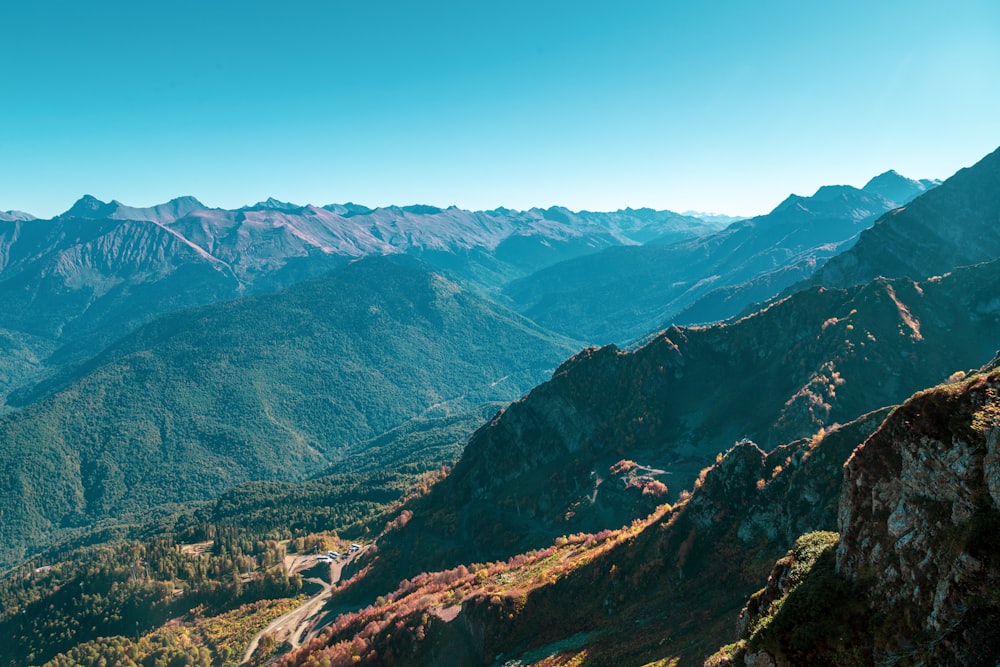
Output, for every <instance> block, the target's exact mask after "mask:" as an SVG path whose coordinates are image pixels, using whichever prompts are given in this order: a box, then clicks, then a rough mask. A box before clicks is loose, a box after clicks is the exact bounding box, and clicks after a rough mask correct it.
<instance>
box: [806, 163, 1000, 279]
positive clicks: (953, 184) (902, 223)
mask: <svg viewBox="0 0 1000 667" xmlns="http://www.w3.org/2000/svg"><path fill="white" fill-rule="evenodd" d="M998 191H1000V149H997V150H996V151H994V152H993V153H991V154H990V155H987V156H986V157H984V158H983V159H982V160H980V161H979V162H977V163H976V164H975V165H973V166H971V167H967V168H965V169H961V170H959V171H958V172H957V173H956V174H955V175H954V176H952V177H951V178H949V179H948V180H946V181H945V182H944V183H943V184H941V185H940V186H939V187H936V188H934V189H932V190H930V191H929V192H927V193H926V194H924V195H922V196H920V197H918V198H917V199H915V200H913V201H912V202H910V203H909V204H908V205H907V206H905V207H902V208H899V209H897V210H894V211H892V212H890V213H888V214H886V215H885V216H883V217H882V218H880V219H879V220H878V221H877V222H876V223H875V224H874V225H873V226H872V227H871V229H868V230H866V231H864V232H862V233H861V236H860V237H859V238H858V242H857V243H856V244H855V245H854V247H852V248H850V249H849V250H847V251H846V252H844V253H843V254H842V255H840V256H838V257H836V258H834V259H831V260H830V261H829V262H828V263H827V264H826V265H824V266H823V267H822V268H821V269H820V270H819V271H817V272H816V275H815V276H813V277H812V278H811V279H810V280H809V283H810V284H814V285H825V286H834V287H844V286H847V285H855V284H859V283H862V282H866V281H868V280H871V279H872V278H874V277H876V276H887V277H902V276H906V277H909V278H912V279H914V280H922V279H924V278H929V277H931V276H935V275H940V274H942V273H945V272H947V271H950V270H951V269H953V268H954V267H956V266H967V265H970V264H976V263H978V262H986V261H990V260H992V259H996V258H997V257H1000V224H998V222H1000V199H998V198H997V192H998Z"/></svg>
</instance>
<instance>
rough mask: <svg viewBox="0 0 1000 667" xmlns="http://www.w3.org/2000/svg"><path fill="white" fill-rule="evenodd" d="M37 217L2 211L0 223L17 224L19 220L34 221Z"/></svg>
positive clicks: (23, 213)
mask: <svg viewBox="0 0 1000 667" xmlns="http://www.w3.org/2000/svg"><path fill="white" fill-rule="evenodd" d="M34 219H35V216H33V215H31V214H30V213H25V212H24V211H0V222H16V221H18V220H34Z"/></svg>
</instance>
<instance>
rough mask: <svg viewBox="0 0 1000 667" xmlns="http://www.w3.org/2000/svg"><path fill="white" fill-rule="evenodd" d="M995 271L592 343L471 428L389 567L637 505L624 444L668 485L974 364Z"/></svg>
mask: <svg viewBox="0 0 1000 667" xmlns="http://www.w3.org/2000/svg"><path fill="white" fill-rule="evenodd" d="M997 285H1000V262H992V263H989V264H983V265H979V266H975V267H969V268H966V269H961V270H956V271H955V272H953V273H952V274H950V275H949V276H946V277H945V278H942V279H940V280H932V281H925V282H923V283H915V282H913V281H909V280H905V279H898V280H895V281H889V280H884V279H882V280H877V281H874V282H872V283H870V284H869V285H866V286H864V287H855V288H851V289H848V290H836V289H823V288H814V289H811V290H808V291H805V292H801V293H799V294H796V295H793V296H792V297H790V298H788V299H786V300H784V301H782V302H780V303H777V304H775V305H773V306H771V307H770V308H768V309H766V310H763V311H761V312H759V313H756V314H754V315H752V316H750V317H747V318H745V319H742V320H739V321H737V322H735V323H731V324H720V325H715V326H712V327H707V328H678V327H674V328H671V329H668V330H667V331H665V332H663V333H662V334H661V335H659V336H658V337H656V338H655V339H654V340H653V341H651V342H650V343H648V344H647V345H645V346H643V347H642V348H639V349H637V350H635V351H633V352H621V351H619V350H617V349H616V348H614V347H612V346H609V347H605V348H601V349H589V350H586V351H584V352H582V353H580V354H578V355H577V356H575V357H574V358H572V359H571V360H569V361H567V362H566V363H564V364H563V365H562V366H561V367H560V368H559V369H558V370H557V371H556V373H555V374H554V375H553V377H552V379H551V380H549V381H548V382H546V383H544V384H542V385H540V386H539V387H536V388H535V389H534V390H532V392H531V393H529V394H528V395H527V396H525V397H524V398H523V399H521V400H519V401H517V402H515V403H513V404H512V405H510V406H509V407H508V408H507V409H506V410H504V411H503V412H501V413H500V414H498V415H497V416H496V417H494V418H493V419H492V420H491V421H490V422H489V424H487V425H486V426H484V427H483V428H481V429H480V430H479V431H477V432H476V434H475V435H474V436H473V437H472V439H471V440H470V441H469V444H468V445H467V446H466V449H465V451H464V453H463V456H462V459H461V460H460V461H459V462H458V464H456V466H455V469H454V471H453V472H452V474H451V475H450V476H449V477H448V478H447V479H446V480H444V481H443V482H442V483H441V484H439V485H438V487H436V488H435V490H434V492H433V493H432V494H431V495H430V496H429V497H428V498H426V499H424V500H423V501H421V504H420V505H419V509H418V508H414V518H413V520H412V521H411V522H410V523H409V524H408V525H407V527H406V528H405V529H404V530H402V531H399V532H398V534H396V535H393V536H391V537H390V539H389V540H388V541H387V543H386V544H385V545H383V547H380V557H381V558H382V559H383V566H384V567H385V568H386V571H385V574H384V581H397V580H399V579H400V578H403V577H407V576H412V575H413V574H414V573H415V572H419V571H420V570H426V569H435V568H437V567H445V566H451V565H454V564H455V563H458V562H469V561H473V560H493V559H496V558H506V557H508V556H510V555H511V554H513V553H516V552H518V551H522V550H526V549H531V548H538V547H540V546H542V545H544V544H547V543H548V542H550V541H551V540H552V539H553V538H554V537H555V536H556V535H560V534H564V533H573V532H578V531H586V532H595V531H599V530H601V529H603V528H608V527H611V526H618V525H622V524H623V523H627V522H628V521H631V520H633V519H635V518H639V517H641V516H644V515H645V513H646V512H648V511H649V509H650V503H649V501H650V498H649V497H648V495H644V494H643V493H642V491H643V484H641V483H637V484H632V485H630V484H629V483H628V480H627V479H621V475H619V474H616V472H615V467H616V464H617V463H618V462H620V461H621V460H623V459H624V460H631V461H634V462H636V463H637V464H638V465H640V466H641V467H643V468H644V469H646V470H647V471H648V473H647V475H648V476H651V478H653V479H656V480H657V481H659V482H661V483H663V484H665V485H666V486H667V487H669V488H670V489H671V490H672V491H673V494H672V495H670V496H667V497H676V494H678V493H679V492H680V491H682V490H683V489H689V488H691V486H692V484H693V482H694V481H695V479H696V477H697V475H698V471H699V470H700V469H701V468H703V467H704V466H706V465H709V464H710V463H711V462H712V461H713V460H714V458H715V456H716V455H717V453H718V452H721V451H724V450H725V449H727V448H728V447H729V446H731V444H732V443H733V442H734V441H737V440H740V439H742V438H751V439H752V440H754V441H755V442H757V443H759V444H760V445H761V446H762V447H764V448H765V449H766V450H770V449H773V448H774V447H776V446H778V445H779V444H781V443H786V442H790V441H793V440H796V439H799V438H808V437H811V436H813V435H814V434H816V433H818V432H822V431H823V430H824V429H826V428H830V427H831V426H833V425H835V424H837V423H846V422H849V421H852V420H853V419H855V418H857V417H858V416H859V415H862V414H864V413H866V412H868V411H870V410H872V409H875V408H878V407H881V406H885V405H892V404H895V403H899V402H901V401H903V400H904V399H905V398H906V397H907V396H909V395H910V394H912V393H913V392H914V391H917V390H919V389H921V388H922V387H926V386H929V385H933V384H935V383H938V382H941V381H943V380H945V379H946V378H947V377H949V376H950V375H951V373H952V372H953V371H955V370H956V369H967V368H976V367H978V366H980V365H982V364H983V363H984V362H985V361H986V360H988V359H990V358H992V357H993V356H994V354H995V352H996V350H997V349H998V348H1000V310H998V306H997V300H996V289H997ZM622 486H624V487H625V490H624V492H623V491H622V489H621V487H622ZM380 567H381V566H380ZM383 583H384V582H383Z"/></svg>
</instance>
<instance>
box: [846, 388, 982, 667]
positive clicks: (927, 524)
mask: <svg viewBox="0 0 1000 667" xmlns="http://www.w3.org/2000/svg"><path fill="white" fill-rule="evenodd" d="M998 389H1000V373H998V372H992V373H990V374H988V375H985V376H980V377H976V378H974V379H972V380H969V381H967V382H964V383H961V384H956V385H949V386H944V387H939V388H937V389H933V390H930V391H926V392H922V393H920V394H918V395H916V396H914V397H913V399H911V400H910V401H907V403H906V404H904V405H903V406H901V407H900V408H899V409H898V410H897V411H896V412H895V413H894V414H893V415H892V417H891V418H890V419H888V420H887V421H886V422H885V423H884V424H883V426H882V427H881V428H880V429H879V430H878V431H877V432H876V433H875V434H874V435H873V436H872V437H871V438H869V439H868V441H867V442H865V444H864V445H862V446H861V447H859V448H858V450H857V451H856V452H855V453H854V454H853V455H852V457H851V458H850V460H849V461H848V462H847V464H846V470H845V482H844V493H843V496H842V498H841V507H840V523H841V530H842V531H843V539H842V541H841V544H840V546H839V547H838V550H837V566H838V570H839V571H840V572H841V574H843V575H844V576H845V577H847V578H848V579H851V580H854V581H856V582H858V583H861V584H863V585H864V586H865V587H866V589H867V591H868V597H869V600H870V602H871V604H872V609H873V613H874V614H877V615H878V617H879V618H880V619H882V620H880V621H878V623H877V625H874V626H873V628H872V630H873V635H874V639H875V646H874V652H875V655H874V659H875V662H876V663H882V662H886V661H891V660H892V659H894V658H896V657H899V656H907V657H910V658H911V659H912V660H914V661H915V662H916V663H917V664H924V665H940V664H959V665H978V664H987V663H988V664H991V665H992V664H994V661H995V660H996V659H997V658H1000V635H998V633H997V632H996V630H997V628H998V627H1000V446H998V436H1000V403H998V401H997V392H998Z"/></svg>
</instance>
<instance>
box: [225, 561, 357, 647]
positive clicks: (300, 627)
mask: <svg viewBox="0 0 1000 667" xmlns="http://www.w3.org/2000/svg"><path fill="white" fill-rule="evenodd" d="M362 551H363V550H362ZM359 553H361V552H360V551H358V552H355V553H352V554H351V555H350V556H349V557H348V558H347V560H343V561H342V560H339V559H338V560H335V561H333V562H331V563H330V582H331V583H329V584H328V583H326V582H325V581H323V580H322V579H317V578H313V577H310V578H309V579H305V580H304V581H308V582H311V583H315V584H319V585H320V586H321V587H322V590H321V591H320V592H319V593H317V594H316V595H314V596H312V597H311V598H309V599H308V600H306V601H305V602H303V603H302V604H301V605H299V606H298V607H297V608H295V609H293V610H292V611H290V612H288V613H287V614H285V615H284V616H279V617H278V618H276V619H274V620H273V621H272V622H271V623H270V624H269V625H268V626H267V627H266V628H264V629H263V630H261V631H260V632H258V633H257V635H256V636H255V637H254V638H253V640H252V641H251V642H250V646H248V647H247V650H246V653H244V654H243V660H242V662H240V664H241V665H245V664H247V663H248V662H250V658H252V657H253V654H254V653H255V652H256V651H257V648H258V647H259V646H260V640H261V639H262V638H263V637H264V636H266V635H270V636H271V637H273V638H274V640H275V641H276V642H277V643H278V644H281V643H282V642H287V643H288V644H289V645H290V646H291V647H292V649H296V648H298V647H299V646H301V645H302V636H303V635H304V634H305V632H306V631H307V630H308V629H309V626H310V625H311V624H312V623H313V622H314V621H315V620H316V618H317V616H318V615H319V613H320V611H321V610H322V609H323V605H325V604H326V601H327V600H328V599H329V598H330V594H331V593H332V592H333V586H334V585H335V584H336V583H337V582H339V581H340V576H341V574H342V573H343V571H344V567H345V566H346V565H347V564H348V563H350V562H351V561H352V560H354V558H355V557H356V556H357V555H358V554H359ZM315 562H316V557H315V556H304V557H303V556H298V557H296V558H295V560H294V562H293V563H292V567H291V568H290V569H289V572H295V571H297V570H300V569H303V568H304V567H306V566H308V565H312V564H313V563H315Z"/></svg>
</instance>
